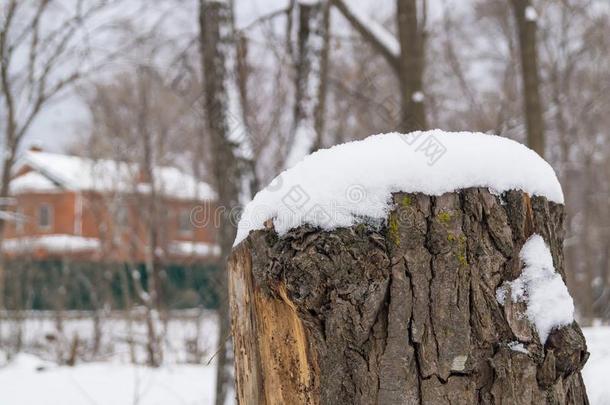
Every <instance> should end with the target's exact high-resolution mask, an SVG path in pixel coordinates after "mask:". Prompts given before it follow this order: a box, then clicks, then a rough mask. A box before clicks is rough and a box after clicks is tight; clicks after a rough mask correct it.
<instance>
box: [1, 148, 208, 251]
mask: <svg viewBox="0 0 610 405" xmlns="http://www.w3.org/2000/svg"><path fill="white" fill-rule="evenodd" d="M149 177H153V178H154V179H155V180H154V183H155V184H154V187H153V185H151V182H150V181H149V180H148V179H147V176H144V175H143V174H142V171H141V170H140V169H139V166H138V165H136V164H132V163H126V162H118V161H112V160H91V159H86V158H82V157H78V156H70V155H61V154H56V153H48V152H44V151H42V150H39V149H31V150H29V151H27V152H25V153H24V155H23V156H22V157H21V159H20V160H19V162H18V163H17V165H16V169H15V172H14V176H13V179H12V180H11V186H10V190H11V196H12V198H13V200H14V203H13V204H12V210H14V213H15V214H16V218H17V220H16V221H14V222H12V223H11V224H10V225H9V226H8V227H7V229H6V233H5V237H4V243H3V249H4V251H5V254H6V256H7V257H8V258H10V259H18V258H20V257H24V256H27V257H28V258H32V259H35V260H47V259H54V258H58V257H61V258H65V257H67V258H70V259H74V260H84V261H89V262H117V263H119V262H131V263H142V262H144V261H145V260H146V259H147V257H148V258H150V255H151V254H152V251H153V250H154V254H155V255H156V257H157V259H159V260H162V261H164V262H166V263H185V262H186V263H188V262H193V261H198V262H201V261H203V262H212V261H213V260H214V259H215V258H216V257H217V256H218V253H219V248H218V246H217V245H216V244H215V240H214V237H215V232H214V230H215V228H214V224H213V218H212V216H211V215H208V214H209V213H211V212H212V207H214V200H215V198H216V196H215V193H214V191H213V190H212V188H211V187H210V186H209V185H208V184H206V183H204V182H200V181H197V180H196V179H195V178H194V177H193V176H191V175H189V174H187V173H184V172H183V171H181V170H179V169H177V168H175V167H156V168H155V169H154V171H153V176H149ZM153 213H154V214H153ZM194 214H196V215H194ZM193 218H197V219H198V221H193ZM206 219H209V220H210V221H205V220H206ZM194 222H197V225H195V224H194ZM151 230H154V232H152V233H151ZM153 233H154V234H156V236H155V237H154V239H155V240H156V241H157V242H156V243H155V246H156V249H151V247H150V246H151V243H150V241H151V240H152V239H153V237H152V236H151V235H152V234H153Z"/></svg>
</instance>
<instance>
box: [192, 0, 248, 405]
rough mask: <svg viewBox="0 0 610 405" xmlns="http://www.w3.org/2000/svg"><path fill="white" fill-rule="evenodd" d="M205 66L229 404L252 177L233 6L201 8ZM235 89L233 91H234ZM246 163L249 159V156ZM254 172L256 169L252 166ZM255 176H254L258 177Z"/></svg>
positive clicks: (219, 386) (220, 367)
mask: <svg viewBox="0 0 610 405" xmlns="http://www.w3.org/2000/svg"><path fill="white" fill-rule="evenodd" d="M199 13H200V14H199V23H200V37H199V39H200V46H201V66H202V71H203V78H204V90H205V91H204V93H205V113H206V124H207V128H206V129H207V133H206V135H207V136H209V140H210V145H211V149H212V153H211V156H212V176H213V179H214V185H215V188H216V191H217V193H218V201H217V203H218V207H219V208H220V209H221V211H220V215H221V217H220V224H219V229H218V234H217V237H216V242H217V243H218V245H219V246H220V258H219V261H218V263H219V265H220V270H219V271H218V272H217V273H216V277H215V280H214V282H215V285H214V287H215V292H216V294H217V296H218V311H217V313H218V346H219V350H218V355H217V356H216V359H217V372H216V399H215V403H216V405H223V404H225V403H226V398H227V397H228V395H229V393H230V391H231V390H230V388H231V383H232V381H233V376H232V375H231V370H232V367H231V365H232V361H231V357H230V354H231V349H230V341H229V337H230V333H231V325H230V319H229V302H228V296H227V283H228V282H227V273H226V271H225V268H224V264H225V263H226V261H227V258H228V256H229V253H230V252H231V247H232V245H233V240H234V239H235V233H236V227H235V221H234V220H233V219H232V218H231V215H234V214H235V211H234V210H235V208H237V207H239V198H240V193H241V194H246V192H245V191H244V190H242V189H241V187H242V185H243V184H246V183H247V182H248V181H250V180H251V179H249V178H247V176H246V175H245V173H246V170H245V169H244V168H243V167H242V166H243V164H242V165H240V160H239V158H240V156H239V153H240V152H239V149H240V147H243V144H244V142H245V139H244V138H245V137H246V136H247V134H245V133H243V132H242V131H243V130H244V129H245V128H244V125H245V123H243V122H239V125H237V126H235V125H233V126H232V125H231V120H235V119H236V117H237V120H239V118H238V117H241V116H242V114H241V113H239V114H234V113H235V111H233V112H231V108H232V104H239V100H238V99H237V97H238V92H239V90H238V88H237V86H234V83H233V82H232V81H233V80H234V76H235V73H236V72H235V71H234V70H233V69H234V68H235V66H234V64H233V62H234V58H235V51H236V49H235V36H234V32H233V28H232V9H231V5H230V4H229V3H227V2H219V1H210V0H200V10H199ZM232 90H233V91H232ZM241 157H242V160H244V159H243V156H241ZM248 166H249V167H250V168H252V166H251V165H248ZM252 177H254V176H252Z"/></svg>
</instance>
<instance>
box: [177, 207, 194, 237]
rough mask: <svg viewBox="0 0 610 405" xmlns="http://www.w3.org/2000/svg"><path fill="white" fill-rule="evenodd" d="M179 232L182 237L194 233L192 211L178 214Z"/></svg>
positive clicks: (181, 211)
mask: <svg viewBox="0 0 610 405" xmlns="http://www.w3.org/2000/svg"><path fill="white" fill-rule="evenodd" d="M178 230H179V231H180V233H181V234H182V235H191V234H192V233H193V225H192V224H191V211H190V210H186V209H184V210H180V212H179V213H178Z"/></svg>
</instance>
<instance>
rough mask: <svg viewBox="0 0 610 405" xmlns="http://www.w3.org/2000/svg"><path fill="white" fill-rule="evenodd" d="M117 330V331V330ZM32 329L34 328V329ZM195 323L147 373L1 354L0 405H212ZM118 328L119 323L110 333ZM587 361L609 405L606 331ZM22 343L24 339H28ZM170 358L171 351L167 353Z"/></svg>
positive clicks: (597, 391)
mask: <svg viewBox="0 0 610 405" xmlns="http://www.w3.org/2000/svg"><path fill="white" fill-rule="evenodd" d="M212 323H213V320H207V321H206V320H204V321H203V322H201V323H200V325H201V326H200V328H201V331H202V332H203V333H202V334H201V340H202V341H206V340H208V339H209V340H210V342H208V343H204V342H201V344H203V345H209V344H210V343H211V341H213V340H215V338H214V336H213V335H214V331H213V329H214V328H213V326H212V327H211V326H210V325H211V324H212ZM66 325H71V326H70V327H74V328H78V329H79V330H84V329H86V324H85V321H83V320H80V321H68V322H66ZM117 325H119V326H117ZM28 326H30V327H31V328H32V329H31V331H30V332H29V333H27V339H33V338H34V336H36V335H38V336H39V334H40V333H48V332H49V330H50V329H51V328H53V323H52V322H43V321H42V320H41V319H38V320H34V321H29V325H28ZM34 326H36V328H34ZM193 328H194V326H193V324H189V322H188V321H187V320H185V319H184V318H183V319H182V320H180V321H172V322H170V326H169V327H168V330H169V331H170V332H169V333H168V336H169V337H170V338H169V339H168V340H173V343H171V344H170V342H167V343H166V345H165V346H166V349H167V348H168V347H169V346H173V347H174V351H173V352H172V353H173V354H172V355H171V356H168V358H169V360H168V361H167V362H166V363H165V364H164V366H163V367H160V368H158V369H151V368H148V367H145V366H141V365H140V366H134V365H132V364H130V362H129V361H128V360H127V357H126V356H125V355H124V353H123V355H115V356H113V357H111V358H110V359H109V360H107V361H103V360H97V361H92V362H81V363H78V364H77V365H76V366H74V367H67V366H57V365H56V363H55V362H51V361H47V360H43V359H42V358H41V357H45V356H44V355H43V354H38V355H33V354H28V353H21V354H18V355H16V356H15V357H13V359H12V360H11V361H10V362H9V363H8V364H5V361H4V358H3V357H4V353H3V352H1V351H0V404H1V405H39V404H45V405H87V404H98V405H166V404H178V405H180V404H184V405H204V404H211V403H213V393H214V383H215V369H214V363H213V362H212V363H211V364H210V365H206V363H207V361H206V360H207V359H209V358H210V357H211V354H212V353H213V349H212V350H211V346H208V347H207V350H206V355H205V356H204V359H203V360H202V362H201V363H202V364H200V365H195V364H188V363H187V362H184V359H185V358H187V357H188V356H185V355H184V354H181V352H183V351H184V350H183V349H180V347H181V346H182V345H183V340H184V339H185V338H186V337H188V336H190V335H191V334H192V333H194V332H193ZM111 329H113V330H115V332H116V329H120V323H115V324H114V325H113V327H112V328H111ZM584 332H585V335H586V337H587V342H588V345H589V351H590V352H591V357H590V359H589V361H588V363H587V365H586V367H585V369H584V379H585V383H586V385H587V390H588V393H589V398H590V400H591V404H592V405H610V326H605V327H596V328H585V330H584ZM27 339H26V340H27ZM120 351H121V352H122V350H120ZM168 354H169V352H168Z"/></svg>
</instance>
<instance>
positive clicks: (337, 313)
mask: <svg viewBox="0 0 610 405" xmlns="http://www.w3.org/2000/svg"><path fill="white" fill-rule="evenodd" d="M393 201H394V206H393V207H394V208H393V209H392V211H391V213H390V215H389V217H388V218H387V220H386V221H385V223H384V224H381V225H379V224H375V223H366V222H365V223H362V224H359V225H354V226H352V227H348V228H339V229H336V230H334V231H321V230H320V229H317V228H313V227H311V226H308V225H303V226H300V227H298V228H296V229H292V230H290V231H289V232H288V233H287V234H285V235H283V236H282V237H279V236H278V234H277V233H276V232H275V231H274V229H273V227H272V226H269V227H268V228H267V229H265V230H258V231H254V232H251V233H250V235H249V236H248V238H247V239H245V240H244V241H243V242H241V243H240V244H239V245H238V246H236V247H235V249H234V251H233V254H232V256H231V258H230V263H229V280H230V296H231V311H232V327H233V338H234V350H235V360H236V378H237V396H238V399H239V402H240V404H274V405H275V404H332V405H339V404H384V405H385V404H444V403H447V404H449V403H451V404H475V403H481V404H511V405H512V404H544V403H548V404H587V403H588V401H587V396H586V392H585V387H584V384H583V380H582V377H581V374H580V370H581V369H582V367H583V365H584V363H585V361H586V359H587V357H588V353H587V350H586V344H585V339H584V337H583V334H582V332H581V330H580V328H579V326H578V325H577V324H576V322H574V323H572V324H571V325H568V326H565V327H562V328H559V329H555V330H553V331H552V332H551V334H550V335H549V337H548V339H547V340H546V344H544V345H543V344H541V343H540V340H539V337H538V335H537V331H536V328H535V327H534V326H533V325H532V324H531V323H530V322H529V321H528V319H527V317H526V315H525V313H524V311H525V308H524V307H525V304H524V303H523V302H510V299H509V300H508V302H504V305H501V304H500V303H499V302H498V299H497V296H496V291H497V290H498V288H500V287H501V286H502V285H503V284H504V282H507V281H511V280H514V279H516V278H517V277H518V276H519V275H520V273H521V269H522V263H520V259H519V252H520V250H521V248H522V246H523V245H524V243H525V242H526V240H527V239H528V237H530V236H531V235H533V234H539V235H541V236H542V238H543V239H544V241H545V242H546V244H547V245H548V246H549V248H550V251H551V254H552V257H553V264H554V266H555V269H556V271H557V272H558V273H559V274H561V276H562V278H563V279H564V282H565V270H564V267H563V254H562V244H563V237H564V231H563V221H564V209H563V205H561V204H555V203H552V202H549V201H547V199H545V198H544V197H530V196H529V195H528V194H526V193H524V192H521V191H508V192H505V193H503V194H502V195H494V194H491V193H490V192H489V191H488V190H487V189H486V188H468V189H463V190H458V191H456V192H453V193H446V194H443V195H441V196H436V197H435V196H427V195H423V194H419V193H413V194H406V193H396V194H393Z"/></svg>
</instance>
